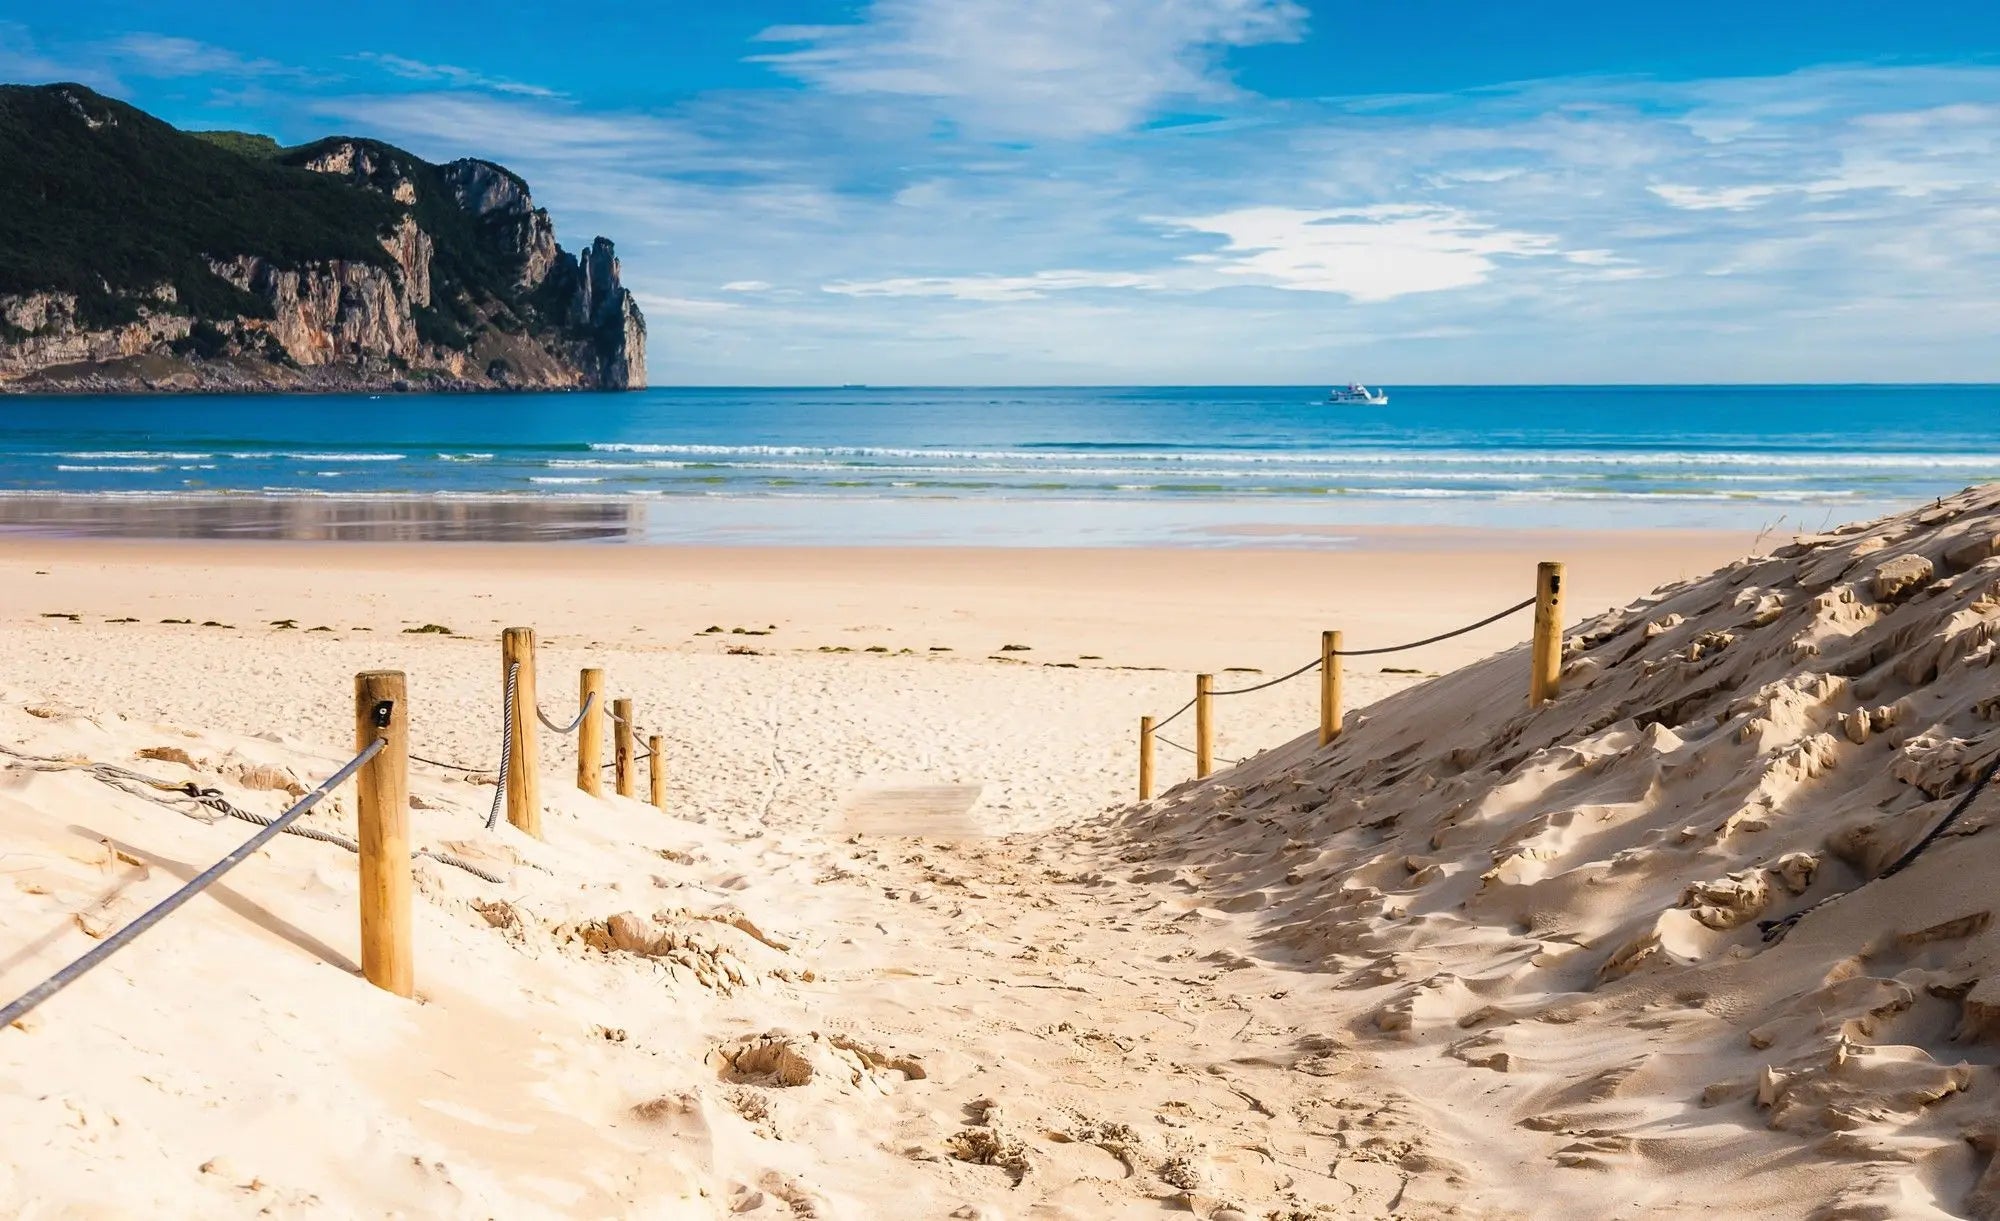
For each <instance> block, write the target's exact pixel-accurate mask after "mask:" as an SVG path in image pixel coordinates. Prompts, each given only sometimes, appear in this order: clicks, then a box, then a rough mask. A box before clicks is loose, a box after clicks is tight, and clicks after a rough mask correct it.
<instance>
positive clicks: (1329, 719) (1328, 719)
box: [1319, 632, 1340, 746]
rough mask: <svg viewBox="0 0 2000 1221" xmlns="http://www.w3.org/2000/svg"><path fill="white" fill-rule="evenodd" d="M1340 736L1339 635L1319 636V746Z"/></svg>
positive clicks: (1330, 633) (1334, 633)
mask: <svg viewBox="0 0 2000 1221" xmlns="http://www.w3.org/2000/svg"><path fill="white" fill-rule="evenodd" d="M1339 736H1340V633H1339V632H1321V633H1320V634H1319V744H1320V745H1321V746H1325V745H1326V744H1327V743H1329V742H1331V741H1333V740H1334V739H1335V738H1337V737H1339Z"/></svg>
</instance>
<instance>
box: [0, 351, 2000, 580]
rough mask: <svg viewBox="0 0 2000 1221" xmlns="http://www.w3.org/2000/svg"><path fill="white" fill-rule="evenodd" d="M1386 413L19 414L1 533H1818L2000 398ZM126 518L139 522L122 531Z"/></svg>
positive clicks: (1179, 536)
mask: <svg viewBox="0 0 2000 1221" xmlns="http://www.w3.org/2000/svg"><path fill="white" fill-rule="evenodd" d="M1390 396H1391V398H1390V402H1389V404H1388V405H1387V406H1384V407H1365V406H1361V407H1357V406H1333V405H1329V404H1327V403H1326V402H1325V401H1324V400H1325V390H1324V389H1323V388H1319V387H1229V388H1211V387H1147V388H1113V389H1098V388H1091V389H882V390H876V389H864V388H848V389H840V390H811V389H805V390H775V389H726V390H725V389H660V390H648V391H643V392H638V393H632V394H619V395H595V394H590V395H585V394H536V395H500V396H479V397H467V396H447V395H384V396H380V397H374V396H323V397H318V396H316V397H300V396H234V397H192V396H190V397H177V396H176V397H166V396H158V397H140V398H135V397H75V396H65V397H22V398H9V399H5V400H0V410H4V411H5V413H6V417H5V418H6V422H5V425H4V426H0V489H4V491H5V493H6V494H5V495H4V496H0V522H4V523H8V524H12V525H14V526H16V527H20V526H36V527H44V528H65V527H64V523H68V524H69V527H71V528H78V529H92V530H103V531H106V532H136V533H149V532H154V531H153V530H152V529H150V528H148V527H147V526H145V524H144V523H146V522H156V523H157V522H161V521H168V520H175V521H193V520H196V519H197V518H199V519H200V520H206V521H209V522H210V523H214V522H217V521H231V520H233V521H239V522H241V521H253V520H258V519H259V513H258V512H257V511H249V512H243V511H239V512H237V513H235V514H234V516H231V515H230V514H227V513H224V514H219V515H218V514H217V513H214V512H211V511H208V510H201V511H200V512H197V511H196V508H195V507H196V506H201V505H213V504H216V503H228V504H234V505H238V506H241V505H243V503H244V502H245V501H254V502H257V503H260V504H264V505H266V506H269V505H271V504H274V503H279V502H292V501H334V502H341V505H342V506H343V507H342V508H340V509H339V510H337V511H336V510H334V509H331V508H324V507H323V508H320V509H313V510H287V511H284V512H277V511H273V510H269V509H268V508H267V509H266V510H263V511H262V512H263V514H264V516H266V517H283V518H287V519H298V520H308V519H310V520H346V521H362V520H365V519H366V518H368V517H369V516H370V511H369V510H368V509H366V508H365V505H366V503H367V502H371V501H375V502H379V501H380V500H382V499H384V498H390V499H394V500H397V501H425V502H431V503H433V504H434V505H435V504H438V503H447V502H464V503H467V504H473V503H483V504H499V505H501V506H502V507H500V508H497V509H494V510H492V511H491V512H490V513H488V516H489V517H491V518H493V519H494V520H512V521H536V520H543V519H544V518H546V519H547V520H550V521H558V520H570V521H591V522H598V523H601V524H603V528H601V529H599V528H596V527H592V528H590V529H585V530H582V531H574V530H563V529H556V530H553V531H549V532H548V533H550V534H552V535H555V536H584V537H629V538H638V539H643V540H659V541H718V542H725V541H726V542H760V541H770V542H961V541H986V542H998V543H1009V542H1040V543H1055V544H1062V543H1084V544H1088V543H1112V544H1116V543H1137V542H1183V543H1194V544H1203V543H1206V544H1221V545H1229V544H1234V543H1240V542H1243V541H1246V540H1248V541H1260V542H1266V543H1273V542H1275V543H1283V542H1287V541H1310V540H1313V539H1324V538H1326V537H1329V533H1328V532H1329V531H1336V532H1337V528H1338V527H1340V526H1358V525H1381V524H1446V525H1467V526H1476V525H1496V526H1516V527H1540V526H1549V527H1562V526H1579V525H1581V526H1602V527H1621V526H1632V527H1641V526H1679V527H1730V528H1753V529H1754V528H1760V527H1763V526H1789V527H1805V528H1816V527H1819V526H1823V525H1827V524H1833V523H1837V522H1840V521H1845V520H1850V519H1854V518H1858V517H1865V516H1870V515H1874V514H1876V513H1880V512H1886V511H1888V510H1890V509H1894V508H1899V507H1904V506H1907V505H1910V504H1913V503H1916V502H1919V501H1922V500H1926V499H1930V498H1933V497H1935V496H1938V495H1941V494H1943V493H1946V492H1949V491H1954V490H1956V489H1958V488H1961V487H1963V486H1965V485H1967V484H1971V483H1978V482H1983V481H1986V480H1991V479H2000V435H1996V429H1995V425H1996V424H2000V387H1995V386H1762V387H1735V386H1718V387H1700V386H1671V387H1665V386H1653V387H1646V386H1638V387H1633V386H1603V387H1580V386H1556V387H1445V386H1435V387H1432V386H1412V387H1390ZM79 498H88V499H89V500H91V501H93V502H94V503H95V504H97V505H98V506H99V507H98V508H97V509H93V510H86V509H82V508H79V507H77V505H76V504H75V503H74V502H75V501H77V500H78V499H79ZM111 502H117V503H121V504H124V505H125V506H126V508H124V509H123V510H120V511H117V512H110V511H105V510H104V509H103V508H102V506H103V505H104V504H107V503H111ZM133 502H142V503H144V504H145V505H147V506H149V507H147V508H146V509H144V510H140V509H138V508H136V506H135V505H134V503H133ZM64 505H67V506H68V507H67V508H64V507H61V506H64ZM51 506H57V507H51ZM531 506H546V507H548V508H549V509H550V510H551V512H549V513H547V514H542V515H540V516H537V513H536V511H535V510H533V509H532V508H531ZM557 506H568V508H567V509H562V510H559V511H558V510H557ZM397 513H400V514H401V515H402V516H403V517H404V518H405V519H406V520H409V521H421V520H424V519H426V518H430V517H438V516H441V515H442V516H457V517H459V518H461V519H462V518H463V517H464V516H465V515H464V513H462V512H457V511H455V512H454V514H440V513H437V512H428V513H426V512H417V513H414V514H412V513H411V512H409V511H408V510H407V509H399V510H397ZM395 515H396V514H392V513H389V512H388V511H386V510H381V511H377V512H376V513H375V516H377V517H390V516H395ZM473 516H475V517H476V516H478V515H477V514H474V515H473ZM121 522H122V523H124V524H123V525H120V524H119V523H121ZM91 523H95V524H91ZM106 523H110V524H108V525H107V524H106ZM605 523H608V524H605ZM417 529H418V531H419V532H421V528H420V527H417ZM167 532H184V531H183V529H182V528H180V527H175V528H174V529H171V530H168V531H167ZM211 532H227V530H226V529H225V528H224V527H214V528H213V529H212V530H211ZM530 532H532V531H530ZM502 533H503V534H504V533H505V532H504V531H503V532H502ZM509 536H511V535H509Z"/></svg>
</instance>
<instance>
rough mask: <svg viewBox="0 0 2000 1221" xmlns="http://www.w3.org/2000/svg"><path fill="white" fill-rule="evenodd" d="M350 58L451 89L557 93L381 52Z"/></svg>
mask: <svg viewBox="0 0 2000 1221" xmlns="http://www.w3.org/2000/svg"><path fill="white" fill-rule="evenodd" d="M353 58H355V59H358V60H361V61H362V62H364V63H370V64H373V65H375V66H376V67H378V68H380V69H382V70H383V71H385V72H388V73H390V74H391V75H394V76H400V77H402V78H403V79H404V80H410V81H426V82H437V83H439V84H444V85H448V86H451V87H452V88H455V89H481V90H485V91H486V92H489V93H512V94H517V95H519V96H522V97H536V98H553V97H560V96H562V95H561V94H559V93H557V92H556V91H555V90H553V89H545V88H543V87H542V86H540V85H529V84H524V83H522V82H521V81H515V80H508V79H507V78H506V77H501V76H488V75H486V74H485V73H483V72H474V71H473V70H472V69H470V68H460V67H457V66H455V65H452V64H430V63H425V62H423V61H422V60H416V59H408V58H405V57H404V56H401V55H392V54H389V53H388V52H384V51H363V52H361V53H360V54H359V55H356V56H354V57H353Z"/></svg>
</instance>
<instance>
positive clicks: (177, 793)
mask: <svg viewBox="0 0 2000 1221" xmlns="http://www.w3.org/2000/svg"><path fill="white" fill-rule="evenodd" d="M6 753H8V754H13V752H11V751H8V752H6ZM15 757H16V758H22V759H31V760H32V762H34V763H37V764H41V765H43V766H41V767H38V768H37V770H39V771H59V770H81V771H87V772H89V773H90V774H91V775H92V776H93V777H95V778H96V779H98V780H100V781H102V782H103V783H105V784H108V785H110V786H111V787H112V788H115V789H117V790H118V791H119V792H121V793H125V794H128V795H129V796H133V797H140V798H144V799H145V800H147V801H150V802H152V803H153V804H155V805H160V806H165V807H166V808H168V809H170V810H174V811H176V812H177V813H180V814H185V815H187V816H188V817H189V818H195V819H199V820H200V821H202V822H207V823H213V822H219V821H221V820H222V819H223V818H225V817H227V818H239V819H242V820H243V821H244V822H247V823H255V824H256V825H258V826H260V827H268V826H270V825H271V824H272V823H273V822H276V821H277V819H274V818H272V817H271V816H270V815H268V814H259V813H258V812H257V811H255V810H246V809H244V808H243V807H242V806H239V805H237V804H236V803H234V802H232V801H230V800H229V799H228V798H227V797H225V796H223V795H222V790H221V789H217V788H205V787H203V786H201V785H199V784H196V783H195V782H194V781H192V780H190V781H188V782H186V783H185V784H175V783H173V782H172V781H169V780H161V779H160V778H158V777H157V776H148V775H146V774H145V773H144V772H135V771H133V770H132V769H131V768H129V767H120V766H119V765H117V764H116V763H93V764H91V765H90V766H89V767H87V768H81V767H78V765H76V764H72V763H68V762H66V761H64V760H60V759H43V758H35V757H32V756H24V755H15ZM162 794H166V795H169V796H170V797H171V798H173V799H177V800H183V801H186V802H188V803H190V804H192V805H195V806H199V807H201V808H202V809H205V810H210V811H213V812H214V813H213V815H212V816H211V817H208V818H202V817H201V815H199V814H196V813H195V812H194V811H193V810H186V809H181V808H180V807H179V806H176V805H175V804H173V801H172V800H168V799H167V798H166V797H162V796H161V795H162ZM283 830H284V833H285V834H287V835H296V836H298V837H299V838H300V839H311V840H318V841H319V842H320V843H322V844H333V845H335V846H337V847H341V848H345V849H347V850H348V851H349V852H353V853H356V854H359V853H360V851H361V844H360V843H359V842H358V841H357V840H355V839H353V838H352V837H350V836H346V835H342V834H340V833H339V832H338V831H325V830H321V829H320V828H318V827H299V826H291V825H287V826H285V827H284V828H283ZM417 857H429V858H430V859H431V860H434V861H437V862H439V863H441V864H445V865H450V866H452V867H453V868H456V869H463V870H465V872H467V873H469V874H471V875H472V876H473V877H475V878H479V879H481V880H482V881H487V882H492V883H494V884H495V885H499V884H503V883H505V882H506V881H507V879H506V878H504V877H502V876H500V875H498V874H494V873H488V872H487V871H486V870H484V869H481V868H480V867H479V866H477V865H474V864H472V863H471V862H470V861H467V860H465V859H464V858H463V857H457V856H452V855H451V854H450V853H445V852H434V851H432V850H431V849H429V848H419V849H417V850H416V851H415V852H412V853H410V858H411V859H412V860H415V859H416V858H417Z"/></svg>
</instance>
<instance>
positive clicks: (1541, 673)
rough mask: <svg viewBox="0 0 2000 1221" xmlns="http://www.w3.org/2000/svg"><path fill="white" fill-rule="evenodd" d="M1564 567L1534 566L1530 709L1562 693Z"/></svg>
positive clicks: (1559, 565) (1550, 565) (1552, 565)
mask: <svg viewBox="0 0 2000 1221" xmlns="http://www.w3.org/2000/svg"><path fill="white" fill-rule="evenodd" d="M1562 581H1563V566H1562V565H1561V564H1557V563H1554V562H1551V561H1544V562H1542V563H1540V564H1538V565H1536V566H1535V647H1534V660H1533V663H1532V664H1533V666H1534V669H1533V670H1532V671H1531V672H1530V674H1529V676H1528V706H1529V707H1531V708H1539V707H1541V706H1542V705H1543V704H1546V703H1548V702H1549V701H1550V700H1552V699H1554V698H1556V697H1557V696H1558V695H1561V694H1562V662H1563V645H1562V630H1563V589H1562Z"/></svg>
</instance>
